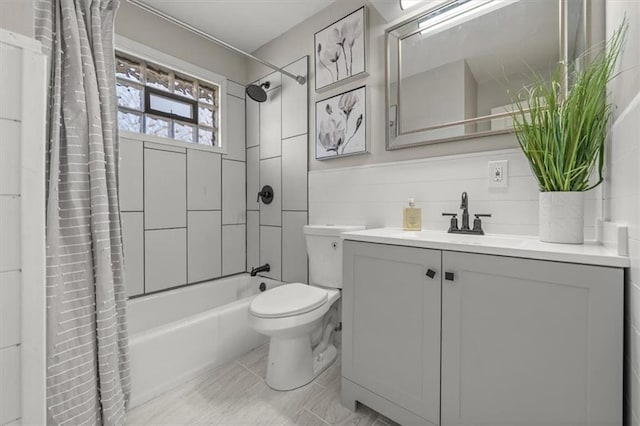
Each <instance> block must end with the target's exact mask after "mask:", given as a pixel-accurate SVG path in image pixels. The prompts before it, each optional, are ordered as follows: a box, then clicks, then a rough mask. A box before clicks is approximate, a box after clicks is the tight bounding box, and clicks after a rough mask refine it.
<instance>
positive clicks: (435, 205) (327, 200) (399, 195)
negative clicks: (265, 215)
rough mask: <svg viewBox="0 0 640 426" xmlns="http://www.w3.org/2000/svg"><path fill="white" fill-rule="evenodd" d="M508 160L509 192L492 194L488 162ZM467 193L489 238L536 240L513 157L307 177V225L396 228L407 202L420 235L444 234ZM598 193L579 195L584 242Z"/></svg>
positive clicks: (522, 169) (520, 159) (520, 161)
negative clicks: (411, 202) (418, 212)
mask: <svg viewBox="0 0 640 426" xmlns="http://www.w3.org/2000/svg"><path fill="white" fill-rule="evenodd" d="M493 160H508V161H509V187H508V188H506V189H505V190H499V191H497V190H490V189H489V187H488V172H487V170H488V169H487V167H488V166H487V163H488V161H493ZM463 191H466V192H467V193H468V197H469V213H470V214H473V213H491V214H492V215H493V217H491V218H486V219H484V220H483V221H482V222H483V228H484V229H485V231H486V232H489V233H505V234H520V235H537V232H538V189H537V186H536V183H535V181H534V179H533V177H532V176H531V171H530V169H529V166H528V164H527V162H526V159H525V158H524V156H523V155H522V153H521V152H520V151H519V150H504V151H493V152H484V153H477V154H469V155H464V156H447V157H437V158H427V159H421V160H412V161H403V162H397V163H383V164H372V165H368V166H359V167H349V168H341V169H332V170H323V171H313V172H311V173H309V223H312V224H323V223H333V224H353V225H365V226H367V227H370V228H373V227H384V226H388V227H401V226H402V211H403V210H402V209H403V208H404V207H405V206H406V205H407V199H408V198H415V200H416V206H417V207H420V208H422V226H423V228H424V229H433V230H446V229H447V228H448V226H449V220H448V218H446V217H442V213H443V212H451V213H456V212H458V213H459V207H460V195H461V193H462V192H463ZM595 205H596V194H595V192H594V191H591V192H589V193H587V194H585V238H587V239H590V238H594V236H595V211H596V209H595Z"/></svg>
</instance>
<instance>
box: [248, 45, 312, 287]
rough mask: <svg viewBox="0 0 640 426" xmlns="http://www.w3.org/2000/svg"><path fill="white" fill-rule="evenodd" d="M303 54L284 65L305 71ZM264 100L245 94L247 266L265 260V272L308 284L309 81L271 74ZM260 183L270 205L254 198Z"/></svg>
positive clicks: (300, 72) (292, 70)
mask: <svg viewBox="0 0 640 426" xmlns="http://www.w3.org/2000/svg"><path fill="white" fill-rule="evenodd" d="M307 68H308V59H307V57H303V58H301V59H299V60H297V61H295V62H294V63H292V64H290V65H288V66H286V67H284V69H285V70H287V71H289V72H291V73H293V74H295V75H307ZM266 81H268V82H269V84H270V86H269V89H268V90H267V100H266V101H265V102H263V103H258V102H255V101H253V100H252V99H251V98H249V97H247V98H246V105H247V119H246V122H247V157H246V158H247V270H251V268H252V267H255V266H258V265H263V264H265V263H268V264H269V265H270V266H271V271H270V272H268V273H266V274H265V275H267V276H269V277H271V278H273V279H277V280H282V281H286V282H303V283H306V282H307V254H306V253H307V252H306V245H305V239H304V233H303V226H304V225H306V224H307V217H308V207H307V147H308V140H309V138H308V133H307V131H308V130H307V129H308V114H307V99H308V98H307V96H308V92H307V90H308V87H307V86H308V85H307V84H304V85H299V84H298V83H297V82H296V81H295V80H293V79H291V78H289V77H286V76H281V75H280V73H272V74H269V75H267V76H265V77H264V78H262V79H261V80H260V81H259V82H257V83H258V84H261V83H264V82H266ZM264 185H270V186H271V187H272V188H273V190H274V199H273V201H272V202H271V203H270V204H264V203H262V202H258V201H257V195H258V192H259V191H260V189H261V188H262V187H263V186H264Z"/></svg>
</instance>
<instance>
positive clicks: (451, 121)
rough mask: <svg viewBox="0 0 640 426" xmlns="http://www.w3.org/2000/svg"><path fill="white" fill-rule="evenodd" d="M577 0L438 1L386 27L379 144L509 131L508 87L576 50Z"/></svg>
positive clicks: (546, 72)
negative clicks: (383, 137)
mask: <svg viewBox="0 0 640 426" xmlns="http://www.w3.org/2000/svg"><path fill="white" fill-rule="evenodd" d="M585 1H586V0H535V1H532V0H455V1H451V0H448V1H440V2H438V5H437V6H435V7H434V6H431V7H430V8H429V9H427V10H426V11H423V12H421V13H419V14H418V15H417V16H415V17H413V18H410V19H408V20H405V21H403V22H401V23H400V24H397V25H394V26H392V27H391V28H389V29H387V30H386V47H387V81H386V83H387V87H386V90H387V118H388V119H387V123H388V132H387V149H396V148H405V147H409V146H415V145H423V144H430V143H439V142H445V141H452V140H461V139H468V138H472V137H479V136H486V135H495V134H501V133H509V132H510V131H511V130H512V122H511V119H510V117H509V111H510V110H511V109H512V108H513V105H512V104H513V100H512V99H513V94H514V93H517V91H518V90H521V89H522V87H524V86H526V85H528V84H529V83H530V82H531V81H532V80H533V75H534V73H535V74H538V75H540V76H542V77H543V78H550V76H551V75H552V74H553V72H554V71H555V70H556V68H557V65H558V63H559V61H560V60H561V58H566V59H573V58H576V57H578V56H579V55H580V54H581V53H582V51H583V50H584V47H585V42H584V40H585V39H586V38H585V35H584V32H585V25H584V23H585V19H586V17H585V9H586V6H585V4H584V3H585ZM560 22H563V24H562V25H560ZM561 27H562V28H561ZM566 59H565V60H566Z"/></svg>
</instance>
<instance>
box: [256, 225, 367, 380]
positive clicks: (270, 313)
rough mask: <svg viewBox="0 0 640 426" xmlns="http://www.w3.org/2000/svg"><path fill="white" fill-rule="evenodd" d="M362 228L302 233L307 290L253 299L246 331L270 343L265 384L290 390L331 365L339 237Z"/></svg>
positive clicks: (287, 289) (282, 290)
mask: <svg viewBox="0 0 640 426" xmlns="http://www.w3.org/2000/svg"><path fill="white" fill-rule="evenodd" d="M361 229H364V227H362V226H333V225H332V226H329V225H327V226H311V225H307V226H305V227H304V232H305V237H306V241H307V253H308V254H309V277H310V281H311V285H307V284H302V283H292V284H285V285H282V286H279V287H276V288H273V289H271V290H267V291H265V292H264V293H262V294H260V295H259V296H257V297H256V298H255V299H254V300H253V301H252V302H251V305H250V306H249V313H248V317H249V325H250V326H251V327H252V328H253V329H254V330H256V331H257V332H258V333H261V334H264V335H266V336H269V337H270V341H269V357H268V361H267V377H266V383H267V385H269V386H270V387H271V388H273V389H276V390H291V389H296V388H298V387H300V386H304V385H306V384H307V383H309V382H311V381H312V380H313V379H314V378H315V377H317V376H318V375H319V374H320V373H322V372H323V371H324V370H326V369H327V368H328V367H329V366H330V365H331V364H332V363H333V362H334V361H335V359H336V357H337V354H338V351H337V349H336V348H335V346H334V344H333V332H334V330H335V328H336V327H337V326H338V325H339V319H338V309H337V308H338V301H339V299H340V289H341V288H342V241H341V240H340V233H342V232H347V231H356V230H361Z"/></svg>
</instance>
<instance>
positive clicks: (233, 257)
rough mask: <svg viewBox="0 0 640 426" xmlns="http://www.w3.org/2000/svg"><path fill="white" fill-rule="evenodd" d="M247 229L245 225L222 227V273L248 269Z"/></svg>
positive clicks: (229, 273)
mask: <svg viewBox="0 0 640 426" xmlns="http://www.w3.org/2000/svg"><path fill="white" fill-rule="evenodd" d="M245 230H246V226H245V225H224V226H223V227H222V275H231V274H237V273H239V272H244V271H246V265H247V245H246V237H245Z"/></svg>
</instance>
